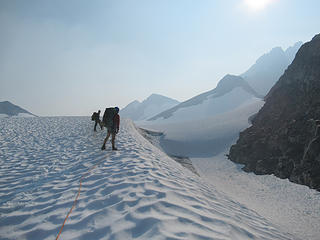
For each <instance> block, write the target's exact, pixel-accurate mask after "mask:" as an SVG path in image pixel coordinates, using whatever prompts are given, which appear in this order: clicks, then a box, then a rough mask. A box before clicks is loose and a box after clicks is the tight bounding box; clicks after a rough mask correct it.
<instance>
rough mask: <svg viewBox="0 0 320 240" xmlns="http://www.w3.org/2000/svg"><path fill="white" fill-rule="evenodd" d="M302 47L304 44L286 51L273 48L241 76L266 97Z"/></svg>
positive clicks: (300, 43)
mask: <svg viewBox="0 0 320 240" xmlns="http://www.w3.org/2000/svg"><path fill="white" fill-rule="evenodd" d="M301 45H302V42H297V43H295V44H294V45H293V46H291V47H289V48H287V49H286V50H285V51H284V50H282V48H281V47H275V48H273V49H272V50H271V51H270V52H268V53H266V54H264V55H263V56H261V57H260V58H259V59H258V60H257V61H256V63H255V64H254V65H253V66H252V67H250V68H249V69H248V70H247V71H246V72H245V73H243V74H241V76H242V77H243V78H244V79H245V80H246V81H247V82H248V83H249V84H250V86H251V87H253V88H254V89H255V90H256V91H257V92H258V93H259V94H261V95H266V94H267V93H268V92H269V90H270V89H271V87H272V86H273V85H274V84H275V83H276V81H278V79H279V78H280V77H281V75H282V74H283V73H284V71H285V70H286V68H287V67H288V66H289V64H290V63H291V62H292V60H293V59H294V57H295V55H296V53H297V51H298V50H299V48H300V47H301Z"/></svg>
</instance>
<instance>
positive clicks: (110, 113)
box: [102, 107, 117, 128]
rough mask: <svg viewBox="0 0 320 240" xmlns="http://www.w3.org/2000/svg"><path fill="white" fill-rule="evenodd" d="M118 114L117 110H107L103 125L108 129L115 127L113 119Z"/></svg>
mask: <svg viewBox="0 0 320 240" xmlns="http://www.w3.org/2000/svg"><path fill="white" fill-rule="evenodd" d="M116 114H117V110H116V109H115V108H113V107H111V108H106V110H105V111H104V114H103V118H102V122H103V125H104V126H105V127H107V128H111V127H113V119H114V116H115V115H116Z"/></svg>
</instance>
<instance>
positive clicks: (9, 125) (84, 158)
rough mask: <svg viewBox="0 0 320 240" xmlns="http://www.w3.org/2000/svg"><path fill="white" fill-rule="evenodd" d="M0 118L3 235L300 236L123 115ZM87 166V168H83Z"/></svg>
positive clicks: (0, 230) (0, 229) (0, 234)
mask: <svg viewBox="0 0 320 240" xmlns="http://www.w3.org/2000/svg"><path fill="white" fill-rule="evenodd" d="M105 134H106V132H105V131H98V132H97V133H94V132H93V122H91V121H90V119H89V117H54V118H9V119H0V239H30V240H31V239H32V240H34V239H55V238H56V237H57V234H58V232H59V230H60V228H61V226H62V223H63V221H64V219H65V217H66V215H67V213H68V211H69V210H70V208H71V206H72V204H73V202H74V199H75V196H76V194H77V192H78V188H79V180H80V178H81V176H83V175H85V174H86V173H88V175H87V176H86V177H85V178H84V179H83V182H82V188H81V192H80V197H79V200H78V202H77V205H76V207H75V209H74V210H73V212H72V213H71V215H70V217H69V219H68V220H67V222H66V224H65V226H64V229H63V231H62V234H61V236H60V239H232V240H236V239H280V240H281V239H288V240H289V239H290V240H292V239H298V238H297V237H295V236H292V235H290V234H288V233H287V232H286V231H280V230H279V228H278V227H277V226H276V225H274V224H273V223H271V222H270V221H268V220H266V219H265V218H264V217H262V216H261V215H259V214H257V213H256V212H255V211H253V210H251V209H250V208H248V207H247V206H245V205H244V204H240V203H239V202H237V201H234V200H231V198H229V197H228V196H227V195H226V194H225V193H223V192H222V191H220V190H218V189H216V188H215V187H214V186H213V185H212V184H209V183H207V182H206V181H205V180H204V179H202V178H201V177H198V176H197V175H195V174H193V173H191V172H190V171H189V170H187V169H185V168H184V167H182V166H181V165H180V164H178V163H176V162H175V161H174V160H172V159H171V158H169V157H168V156H167V155H166V154H164V153H163V152H161V151H160V150H159V149H158V148H156V147H155V146H153V145H152V144H151V143H149V142H148V141H147V140H146V139H145V138H143V137H142V136H141V135H140V134H139V133H138V131H137V130H136V128H135V126H134V125H133V123H132V122H131V121H129V120H122V122H121V129H120V133H119V135H118V139H117V147H118V148H119V151H116V152H115V151H111V150H110V149H111V144H110V143H109V145H108V146H107V150H106V151H101V150H100V147H101V144H102V141H103V138H104V137H105ZM88 171H89V172H88Z"/></svg>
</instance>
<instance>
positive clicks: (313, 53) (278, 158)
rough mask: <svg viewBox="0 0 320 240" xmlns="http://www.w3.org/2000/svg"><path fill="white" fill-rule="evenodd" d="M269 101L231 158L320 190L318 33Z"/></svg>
mask: <svg viewBox="0 0 320 240" xmlns="http://www.w3.org/2000/svg"><path fill="white" fill-rule="evenodd" d="M265 100H266V103H265V105H264V106H263V107H262V109H261V110H260V111H259V113H258V114H257V115H256V116H255V117H254V119H253V121H252V123H253V125H252V126H251V127H250V128H248V129H246V130H245V131H243V132H241V133H240V137H239V139H238V141H237V143H236V144H235V145H233V146H232V147H231V149H230V153H229V159H231V160H232V161H234V162H237V163H241V164H244V165H245V167H244V168H243V169H244V170H245V171H252V172H254V173H256V174H275V175H276V176H278V177H280V178H289V180H290V181H292V182H295V183H299V184H304V185H307V186H309V187H311V188H314V189H317V190H318V191H320V34H319V35H316V36H315V37H314V38H313V39H312V41H310V42H308V43H306V44H304V45H303V46H302V47H301V48H300V50H299V51H298V53H297V55H296V57H295V59H294V61H293V62H292V64H291V65H290V66H289V67H288V69H287V70H286V71H285V73H284V74H283V75H282V77H280V79H279V81H278V82H277V83H276V84H275V85H274V87H273V88H272V89H271V90H270V92H269V93H268V94H267V96H266V99H265Z"/></svg>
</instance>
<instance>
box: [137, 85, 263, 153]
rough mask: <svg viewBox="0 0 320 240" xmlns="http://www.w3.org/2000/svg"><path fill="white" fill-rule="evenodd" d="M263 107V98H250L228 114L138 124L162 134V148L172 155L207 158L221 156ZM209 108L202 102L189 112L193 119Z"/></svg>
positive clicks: (160, 143) (160, 142) (160, 140)
mask: <svg viewBox="0 0 320 240" xmlns="http://www.w3.org/2000/svg"><path fill="white" fill-rule="evenodd" d="M239 90H240V89H239ZM228 96H230V95H228ZM238 104H239V103H238ZM263 104H264V101H262V100H261V99H259V98H252V97H251V98H249V99H248V100H247V101H245V102H244V103H242V104H241V105H238V107H235V108H233V109H232V110H230V111H228V112H223V113H221V114H215V115H214V113H213V112H212V116H211V117H207V118H205V117H204V118H203V119H197V120H192V119H189V118H187V117H185V118H179V119H177V120H179V122H170V121H169V122H168V121H166V120H164V121H159V120H157V121H149V122H148V121H145V122H136V124H137V125H138V126H139V127H141V128H144V129H147V130H151V131H158V132H162V133H163V137H161V139H159V146H160V148H161V149H163V150H164V151H165V152H166V153H168V154H169V155H178V156H188V157H200V156H201V157H208V156H213V155H216V154H219V153H220V152H221V151H224V150H225V149H226V148H227V147H228V146H230V144H231V143H232V142H234V141H235V139H237V138H238V136H239V132H240V131H242V130H244V129H245V128H247V127H248V126H249V125H250V123H249V122H248V118H249V117H250V116H252V115H254V114H255V113H257V112H258V111H259V109H260V108H261V107H262V106H263ZM206 105H207V103H206V102H203V103H202V104H200V105H197V108H193V107H190V108H188V109H187V110H188V111H189V114H190V116H193V115H196V114H195V113H194V112H200V111H201V110H205V109H206ZM199 109H200V110H199ZM187 110H186V111H187ZM179 111H180V110H179ZM192 111H194V112H192ZM199 116H203V115H199Z"/></svg>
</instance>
